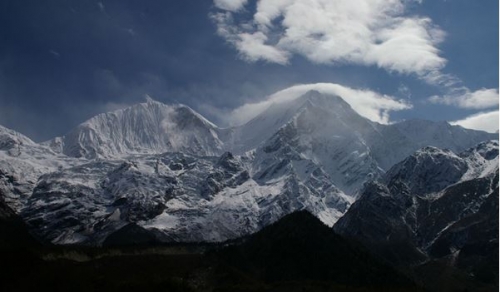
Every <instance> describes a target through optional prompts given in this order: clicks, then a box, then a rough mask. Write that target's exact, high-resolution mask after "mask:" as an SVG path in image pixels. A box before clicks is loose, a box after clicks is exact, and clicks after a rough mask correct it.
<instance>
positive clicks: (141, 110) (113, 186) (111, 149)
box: [0, 91, 498, 244]
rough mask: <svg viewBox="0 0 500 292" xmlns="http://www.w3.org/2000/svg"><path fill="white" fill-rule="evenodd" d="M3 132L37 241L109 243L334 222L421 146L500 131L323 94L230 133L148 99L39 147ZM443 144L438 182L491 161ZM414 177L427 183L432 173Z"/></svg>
mask: <svg viewBox="0 0 500 292" xmlns="http://www.w3.org/2000/svg"><path fill="white" fill-rule="evenodd" d="M417 129H421V131H417ZM0 130H1V131H0V134H1V135H0V157H1V160H0V179H1V180H0V181H1V185H0V190H1V191H2V194H3V196H4V197H6V201H7V202H8V203H9V204H10V205H11V206H12V207H13V208H14V209H15V210H16V211H17V212H18V213H19V214H21V216H22V217H23V218H24V219H25V220H26V221H27V222H28V225H29V226H30V227H31V228H32V231H33V232H34V233H35V234H37V235H38V236H39V238H42V239H44V240H46V241H50V242H54V243H59V244H66V243H84V244H102V243H104V242H105V241H106V238H108V237H109V236H110V235H112V234H116V232H117V231H118V230H121V231H120V232H122V233H123V232H125V231H124V230H142V231H143V232H146V233H149V234H151V236H152V237H154V238H157V239H158V240H161V241H222V240H226V239H229V238H235V237H238V236H242V235H245V234H248V233H252V232H255V231H257V230H259V229H261V228H262V227H264V226H266V225H268V224H270V223H272V222H274V221H276V220H278V219H279V218H281V217H282V216H284V215H286V214H288V213H291V212H293V211H296V210H302V209H306V210H309V211H310V212H311V213H312V214H314V215H316V216H317V217H318V218H320V219H321V220H322V221H323V222H324V223H326V224H327V225H330V226H332V225H333V224H334V223H335V222H336V221H337V220H338V219H339V218H340V217H341V216H342V215H343V214H344V213H345V212H346V211H347V210H348V208H349V206H350V205H351V204H352V203H353V202H354V201H355V199H356V195H357V193H358V191H359V190H360V189H362V187H363V186H364V185H365V184H367V183H368V182H370V181H372V180H375V179H378V178H381V177H382V176H383V175H384V173H385V171H386V170H388V169H389V168H390V167H392V166H393V165H394V164H395V163H396V162H399V161H401V160H403V159H404V158H405V157H407V156H408V155H410V154H412V153H413V152H414V151H416V150H417V149H419V148H421V147H422V146H443V145H444V146H445V147H447V148H449V149H451V150H453V151H463V150H465V149H467V148H468V147H471V146H473V145H475V144H477V143H479V142H481V141H486V140H491V139H498V137H497V135H495V134H488V133H485V132H480V131H473V130H466V129H463V128H461V127H458V126H450V125H449V124H447V123H439V122H423V121H406V122H403V123H400V124H393V125H381V124H378V123H374V122H371V121H369V120H367V119H365V118H363V117H362V116H360V115H359V114H357V113H356V112H355V111H354V110H353V109H352V108H351V107H350V105H349V104H348V103H346V102H345V101H344V100H343V99H342V98H340V97H338V96H328V95H323V94H320V93H318V92H315V91H312V92H308V93H307V94H305V95H303V96H301V97H299V98H296V99H293V100H290V101H288V102H286V103H280V104H274V105H272V106H271V107H270V108H268V109H267V110H265V111H264V112H262V113H261V114H260V115H258V116H257V117H255V118H254V119H253V120H251V121H250V122H248V123H247V124H245V125H242V126H239V127H234V128H229V129H222V128H219V127H217V126H216V125H214V124H212V123H210V122H209V121H207V120H206V119H205V118H203V117H202V116H201V115H200V114H198V113H196V112H195V111H193V110H192V109H190V108H189V107H186V106H182V105H174V106H170V105H165V104H162V103H160V102H157V101H153V100H151V99H149V100H147V102H144V103H140V104H137V105H134V106H131V107H129V108H126V109H122V110H118V111H114V112H110V113H104V114H101V115H98V116H96V117H94V118H91V119H90V120H88V121H86V122H84V123H83V124H81V125H79V126H78V127H76V128H75V129H73V130H72V131H70V132H69V133H68V134H67V135H65V136H62V137H58V138H55V139H53V140H50V141H48V142H45V143H42V144H37V143H34V142H33V141H31V140H29V139H28V138H27V137H24V136H22V135H21V134H18V133H16V132H14V131H11V130H7V129H5V128H1V129H0ZM429 149H431V148H429ZM432 149H434V148H432ZM488 149H489V148H488ZM429 151H430V150H429ZM436 151H437V152H439V151H441V152H442V153H443V155H445V156H453V157H454V159H456V160H457V161H456V162H454V163H451V162H450V165H449V169H448V170H446V171H450V173H451V171H455V172H454V173H455V176H453V177H451V178H449V177H447V178H446V180H443V179H441V178H439V176H438V178H436V179H437V180H439V181H442V182H443V184H442V186H441V185H440V186H439V187H437V189H439V188H441V187H446V186H448V185H447V184H448V183H454V180H455V179H456V177H458V176H460V177H459V178H461V177H464V178H465V177H477V176H478V175H481V174H482V173H486V172H488V171H489V170H490V169H491V167H493V166H492V165H489V166H486V164H485V163H484V161H483V160H482V159H483V158H484V157H486V156H484V155H483V156H481V154H480V153H482V152H480V151H479V150H478V151H476V152H474V153H475V154H474V155H472V154H471V155H466V157H465V156H464V157H462V156H460V155H459V156H457V155H454V154H452V153H451V152H449V151H444V150H437V149H436ZM484 151H486V152H485V153H489V152H488V151H489V150H488V151H487V150H484ZM484 151H483V152H484ZM424 152H425V150H424ZM478 153H479V154H478ZM463 155H465V154H463ZM488 155H490V154H488ZM424 156H425V155H424ZM482 157H483V158H482ZM422 159H423V158H422ZM484 159H485V158H484ZM422 161H426V160H425V159H423V160H422ZM406 163H407V164H408V165H411V163H410V162H406ZM417 164H418V163H417ZM419 165H421V164H419ZM464 165H466V166H467V167H465V166H464ZM469 165H476V166H477V167H475V168H474V169H471V168H469ZM421 167H422V169H424V170H425V167H424V166H421ZM409 168H410V166H405V169H409ZM394 172H397V171H395V170H391V171H389V174H392V173H394ZM408 175H409V174H408ZM433 175H434V174H433ZM408 179H413V178H412V177H411V175H409V177H408ZM414 184H415V186H414V188H415V189H419V190H420V189H422V190H423V192H427V191H428V190H427V189H426V182H425V180H424V181H421V182H420V181H418V180H417V181H415V183H414ZM433 185H434V183H433ZM433 188H434V187H433ZM432 190H434V189H432ZM124 227H126V228H124ZM123 228H124V229H123ZM142 231H141V232H142Z"/></svg>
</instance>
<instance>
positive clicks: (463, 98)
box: [429, 88, 499, 109]
mask: <svg viewBox="0 0 500 292" xmlns="http://www.w3.org/2000/svg"><path fill="white" fill-rule="evenodd" d="M498 98H499V97H498V89H494V88H491V89H485V88H483V89H479V90H477V91H474V92H471V91H469V90H468V89H464V92H463V93H462V94H455V95H445V96H432V97H430V98H429V101H430V102H432V103H440V104H446V105H454V106H457V107H461V108H468V109H487V108H491V107H497V106H498Z"/></svg>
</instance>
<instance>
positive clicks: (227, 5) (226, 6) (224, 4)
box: [214, 0, 248, 12]
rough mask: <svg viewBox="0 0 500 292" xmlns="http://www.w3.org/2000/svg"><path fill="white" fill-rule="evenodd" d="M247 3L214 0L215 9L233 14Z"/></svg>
mask: <svg viewBox="0 0 500 292" xmlns="http://www.w3.org/2000/svg"><path fill="white" fill-rule="evenodd" d="M247 2H248V0H214V4H215V6H216V7H217V8H220V9H222V10H228V11H233V12H236V11H238V10H241V9H242V8H243V7H244V6H245V5H246V4H247Z"/></svg>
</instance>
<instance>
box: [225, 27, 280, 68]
mask: <svg viewBox="0 0 500 292" xmlns="http://www.w3.org/2000/svg"><path fill="white" fill-rule="evenodd" d="M266 40H267V36H266V35H265V34H263V33H262V32H256V33H253V34H248V33H242V34H240V41H239V42H236V44H235V45H236V48H238V51H239V52H240V53H241V54H242V56H243V58H244V59H246V60H248V61H251V62H254V61H257V60H265V61H268V62H273V63H278V64H282V65H284V64H286V63H288V55H289V54H288V53H287V52H285V51H282V50H279V49H277V48H275V47H273V46H269V45H266V44H265V41H266Z"/></svg>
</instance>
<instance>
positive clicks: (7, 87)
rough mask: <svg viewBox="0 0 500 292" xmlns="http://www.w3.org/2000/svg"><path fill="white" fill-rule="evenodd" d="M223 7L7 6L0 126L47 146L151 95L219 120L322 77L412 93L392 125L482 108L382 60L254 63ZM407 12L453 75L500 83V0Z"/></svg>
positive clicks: (0, 45) (118, 2)
mask: <svg viewBox="0 0 500 292" xmlns="http://www.w3.org/2000/svg"><path fill="white" fill-rule="evenodd" d="M216 10H217V9H216V7H214V5H213V3H212V2H211V1H208V0H184V1H164V0H147V1H132V0H107V1H102V2H99V1H81V0H51V1H39V0H3V1H1V2H0V124H1V125H4V126H6V127H10V128H12V129H15V130H17V131H20V132H21V133H24V134H26V135H28V136H29V137H31V138H32V139H34V140H36V141H42V140H46V139H49V138H52V137H54V136H56V135H62V134H64V133H66V132H67V131H69V130H70V129H71V128H72V127H74V126H75V125H77V124H79V123H81V122H83V121H84V120H86V119H88V118H90V117H91V116H93V115H95V114H98V113H100V112H103V111H108V110H112V109H116V108H120V107H123V106H125V105H130V104H133V103H137V102H140V101H142V100H143V96H144V95H145V94H148V95H150V96H152V97H153V98H155V99H157V100H160V101H162V102H166V103H174V102H180V103H184V104H187V105H189V106H191V107H193V108H194V109H197V110H198V111H200V112H201V113H202V114H204V115H206V116H207V117H208V118H210V119H212V120H214V121H215V122H216V123H217V122H220V121H219V117H218V115H217V113H218V112H221V111H222V112H224V111H228V110H231V109H233V108H236V107H238V106H241V105H242V104H244V103H247V102H252V101H259V100H262V99H264V98H265V97H266V96H267V95H270V94H272V93H274V92H276V91H279V90H281V89H284V88H287V87H289V86H292V85H294V84H298V83H317V82H331V83H338V84H342V85H344V86H348V87H352V88H361V89H370V90H373V91H377V92H380V93H382V94H388V95H391V96H394V97H395V98H409V100H410V101H411V103H412V104H413V106H414V108H413V109H411V110H406V111H400V112H393V113H392V114H391V117H392V119H393V120H400V119H407V118H426V119H432V120H458V119H462V118H465V117H466V116H468V115H471V114H474V113H476V112H480V111H482V110H478V109H467V108H459V107H454V106H450V105H442V104H432V103H429V102H428V101H427V99H428V98H429V97H430V96H432V95H442V94H445V92H443V91H444V89H443V88H441V87H439V86H433V85H429V84H428V83H426V82H424V81H423V80H421V79H419V78H416V77H415V76H414V75H404V74H399V73H397V72H390V71H386V70H384V69H379V68H377V67H375V66H365V65H359V64H358V65H356V64H351V63H345V64H337V65H330V64H318V63H314V62H311V61H310V60H308V59H307V58H306V57H304V56H302V55H300V54H294V55H293V56H292V57H291V59H290V60H289V63H288V64H287V65H280V64H276V63H270V62H265V61H256V62H248V61H245V60H244V58H242V56H241V54H240V53H238V51H237V50H236V49H235V48H234V47H233V46H232V45H230V44H228V42H227V41H226V40H225V39H224V38H223V37H221V36H220V35H218V34H217V33H216V30H217V26H216V24H215V23H214V21H213V20H212V19H211V18H210V17H209V14H210V13H213V12H214V11H216ZM409 11H410V13H411V14H414V15H418V16H422V17H423V16H426V17H429V18H431V19H432V21H433V23H434V24H435V25H437V26H439V27H440V28H441V29H442V30H443V31H445V32H446V34H447V36H446V38H445V40H444V42H442V43H441V44H439V45H438V48H439V49H440V50H441V53H440V55H441V56H442V57H444V58H445V59H447V65H446V67H445V68H444V69H443V70H442V71H443V72H444V73H446V74H452V75H454V76H456V77H457V78H459V79H460V80H461V81H462V82H463V85H464V86H466V87H467V88H469V89H470V90H471V91H475V90H478V89H481V88H493V89H496V88H498V79H499V76H498V71H499V70H498V63H499V59H498V51H499V48H498V35H499V32H498V0H482V1H477V0H450V1H443V0H424V1H423V2H422V3H421V4H412V5H411V7H410V8H409ZM403 87H406V88H407V89H408V90H409V92H410V93H411V97H409V96H408V93H404V92H402V91H401V90H400V89H401V88H403ZM398 89H399V90H398ZM494 109H495V108H493V110H494ZM489 110H491V108H490V109H489Z"/></svg>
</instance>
